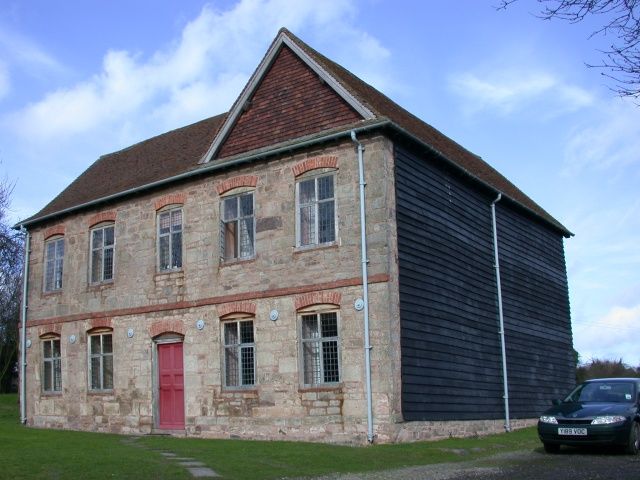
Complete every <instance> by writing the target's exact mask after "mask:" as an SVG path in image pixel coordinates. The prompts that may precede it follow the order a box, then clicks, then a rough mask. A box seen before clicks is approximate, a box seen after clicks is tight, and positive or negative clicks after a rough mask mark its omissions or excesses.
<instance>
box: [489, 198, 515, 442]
mask: <svg viewBox="0 0 640 480" xmlns="http://www.w3.org/2000/svg"><path fill="white" fill-rule="evenodd" d="M501 199H502V193H498V197H497V198H496V199H495V200H494V201H493V202H492V203H491V220H492V224H493V255H494V260H495V269H496V287H497V291H498V318H499V321H500V332H499V333H500V347H501V349H502V383H503V389H504V395H503V397H502V398H504V417H505V418H504V429H505V431H507V432H510V431H511V421H510V419H509V384H508V379H507V350H506V347H505V340H504V313H503V310H502V286H501V282H500V258H499V255H498V226H497V224H496V203H498V202H499V201H500V200H501Z"/></svg>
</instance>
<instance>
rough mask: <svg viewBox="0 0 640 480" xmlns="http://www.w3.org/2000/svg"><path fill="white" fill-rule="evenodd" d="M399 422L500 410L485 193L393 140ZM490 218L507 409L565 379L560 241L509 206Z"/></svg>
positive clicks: (523, 410) (537, 408)
mask: <svg viewBox="0 0 640 480" xmlns="http://www.w3.org/2000/svg"><path fill="white" fill-rule="evenodd" d="M395 156H396V172H395V173H396V202H397V210H396V217H397V228H398V260H399V288H400V318H401V348H402V413H403V417H404V419H405V420H475V419H500V418H504V400H503V398H502V395H503V382H502V359H501V351H500V337H499V322H498V307H497V289H496V279H495V268H494V254H493V233H492V222H491V208H490V205H491V202H492V201H493V200H494V198H495V194H493V193H491V192H489V191H487V190H484V189H482V188H480V187H476V186H474V185H473V184H472V183H471V182H470V181H469V180H467V179H465V178H463V177H461V176H460V175H459V174H457V173H456V172H454V171H450V170H448V169H446V168H443V167H440V166H436V165H437V163H436V160H435V159H433V158H430V157H429V156H428V155H426V154H423V155H422V156H417V155H414V154H413V153H411V152H410V151H409V150H408V149H404V148H403V147H400V146H398V145H396V150H395ZM497 218H498V221H497V226H498V236H499V242H498V247H499V250H500V266H501V277H502V282H501V284H502V294H503V308H504V317H505V332H506V335H505V336H506V344H507V369H508V380H509V395H510V402H509V406H510V410H511V417H512V418H531V417H535V416H537V415H538V414H539V413H540V412H542V411H543V410H544V409H546V408H547V407H548V406H549V404H550V400H551V399H553V398H559V397H562V396H564V395H565V394H566V393H567V392H568V390H569V389H570V388H571V387H572V386H573V384H574V376H575V365H574V357H573V347H572V340H571V324H570V314H569V300H568V290H567V278H566V270H565V262H564V249H563V239H562V236H561V234H560V233H558V232H556V231H555V230H552V229H551V228H550V227H547V226H545V225H543V224H542V223H539V222H537V221H534V220H532V219H531V218H529V217H527V216H526V215H525V214H523V213H521V212H520V211H518V210H517V207H514V206H513V205H509V204H508V202H507V201H502V202H500V203H498V204H497Z"/></svg>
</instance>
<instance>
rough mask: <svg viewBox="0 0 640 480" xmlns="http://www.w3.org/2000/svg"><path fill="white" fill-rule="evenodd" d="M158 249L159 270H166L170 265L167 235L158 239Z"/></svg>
mask: <svg viewBox="0 0 640 480" xmlns="http://www.w3.org/2000/svg"><path fill="white" fill-rule="evenodd" d="M159 249H160V270H167V269H168V268H169V265H170V263H169V236H168V235H165V236H164V237H160V242H159Z"/></svg>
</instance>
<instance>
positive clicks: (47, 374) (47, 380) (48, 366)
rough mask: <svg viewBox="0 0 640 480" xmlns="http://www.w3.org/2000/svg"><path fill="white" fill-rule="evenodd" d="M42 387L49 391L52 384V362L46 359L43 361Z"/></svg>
mask: <svg viewBox="0 0 640 480" xmlns="http://www.w3.org/2000/svg"><path fill="white" fill-rule="evenodd" d="M42 374H43V375H42V376H43V378H42V388H43V389H44V391H45V392H50V391H51V387H52V385H53V383H52V377H53V372H52V362H51V360H47V361H45V362H44V369H43V372H42Z"/></svg>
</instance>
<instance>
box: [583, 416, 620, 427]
mask: <svg viewBox="0 0 640 480" xmlns="http://www.w3.org/2000/svg"><path fill="white" fill-rule="evenodd" d="M626 419H627V418H626V417H622V416H620V415H604V416H602V417H596V418H594V419H593V420H592V421H591V425H608V424H610V423H620V422H624V421H625V420H626Z"/></svg>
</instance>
